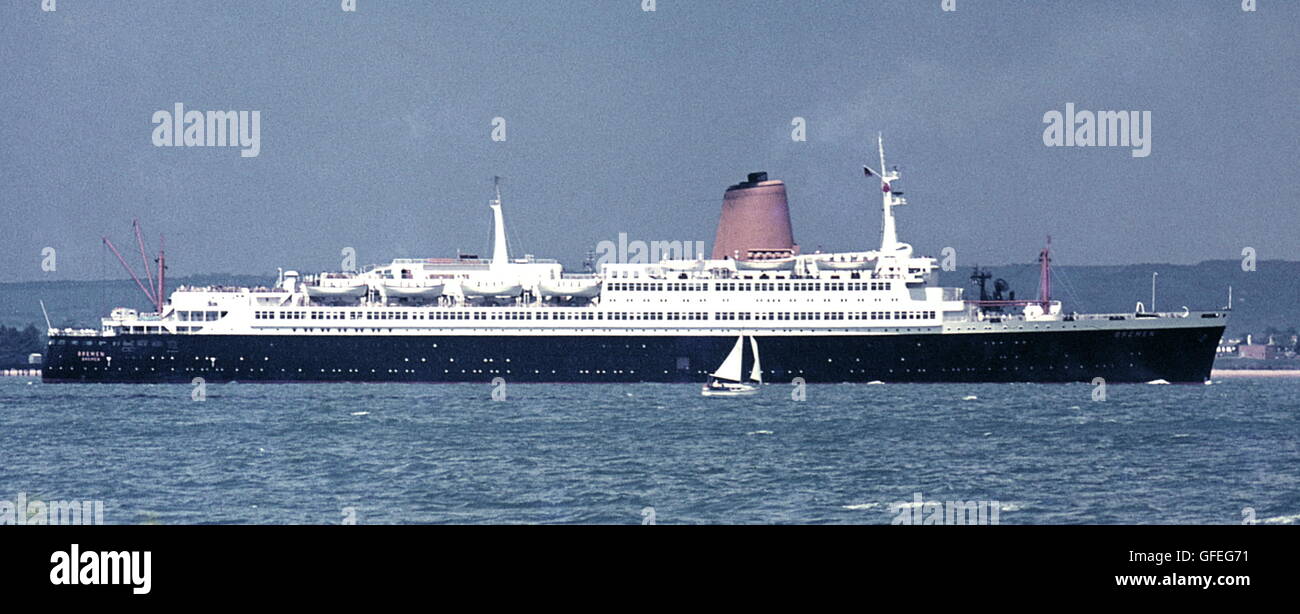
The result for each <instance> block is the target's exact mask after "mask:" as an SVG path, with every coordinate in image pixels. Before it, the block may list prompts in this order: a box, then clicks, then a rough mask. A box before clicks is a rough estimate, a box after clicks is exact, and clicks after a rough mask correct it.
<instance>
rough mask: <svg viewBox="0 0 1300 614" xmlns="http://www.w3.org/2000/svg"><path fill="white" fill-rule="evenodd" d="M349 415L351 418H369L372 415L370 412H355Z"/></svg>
mask: <svg viewBox="0 0 1300 614" xmlns="http://www.w3.org/2000/svg"><path fill="white" fill-rule="evenodd" d="M348 415H349V416H369V415H370V412H368V411H354V412H352V413H351V414H348Z"/></svg>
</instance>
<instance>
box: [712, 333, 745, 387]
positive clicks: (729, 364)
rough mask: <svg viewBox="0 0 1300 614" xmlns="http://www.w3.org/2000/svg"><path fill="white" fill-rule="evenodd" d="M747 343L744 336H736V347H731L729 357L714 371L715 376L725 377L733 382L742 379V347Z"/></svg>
mask: <svg viewBox="0 0 1300 614" xmlns="http://www.w3.org/2000/svg"><path fill="white" fill-rule="evenodd" d="M744 343H745V338H744V337H737V338H736V347H733V348H731V353H730V354H727V359H726V360H724V361H722V366H720V367H718V370H717V371H715V372H714V373H713V377H716V378H718V379H725V380H728V381H732V382H739V381H740V361H741V353H742V349H741V348H742V347H744V346H743V344H744Z"/></svg>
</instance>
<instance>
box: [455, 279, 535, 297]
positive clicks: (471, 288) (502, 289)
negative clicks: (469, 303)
mask: <svg viewBox="0 0 1300 614" xmlns="http://www.w3.org/2000/svg"><path fill="white" fill-rule="evenodd" d="M460 293H461V294H463V295H465V297H466V298H478V297H515V296H519V295H520V294H523V293H524V287H523V286H521V285H519V282H516V281H496V280H469V279H467V280H465V281H462V282H460Z"/></svg>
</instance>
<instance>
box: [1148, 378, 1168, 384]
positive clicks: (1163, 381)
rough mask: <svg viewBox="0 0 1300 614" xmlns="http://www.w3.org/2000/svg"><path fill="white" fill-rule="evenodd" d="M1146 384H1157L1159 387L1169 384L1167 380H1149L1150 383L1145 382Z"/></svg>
mask: <svg viewBox="0 0 1300 614" xmlns="http://www.w3.org/2000/svg"><path fill="white" fill-rule="evenodd" d="M1147 383H1148V384H1159V385H1165V384H1168V383H1169V380H1164V379H1153V380H1151V381H1149V382H1147Z"/></svg>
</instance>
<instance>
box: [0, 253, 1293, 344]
mask: <svg viewBox="0 0 1300 614" xmlns="http://www.w3.org/2000/svg"><path fill="white" fill-rule="evenodd" d="M988 268H989V270H990V272H991V273H992V274H993V277H994V278H995V279H996V278H1003V279H1005V280H1007V282H1008V283H1010V285H1011V289H1012V290H1014V291H1015V292H1016V297H1017V298H1034V297H1035V296H1036V295H1037V291H1038V266H1037V265H1035V264H1013V265H1003V266H992V267H988ZM1053 271H1054V272H1055V274H1054V276H1053V279H1054V281H1053V296H1054V297H1055V298H1058V299H1061V300H1062V301H1064V303H1065V309H1066V310H1067V311H1078V312H1128V311H1132V310H1133V308H1134V306H1135V305H1136V303H1137V302H1138V301H1141V302H1143V303H1144V304H1145V303H1149V302H1150V300H1151V298H1150V297H1151V272H1152V271H1156V272H1158V273H1159V274H1160V275H1159V277H1158V281H1157V295H1156V307H1157V308H1159V309H1160V310H1162V311H1168V310H1179V309H1182V307H1183V306H1184V305H1186V306H1187V307H1189V308H1191V309H1218V308H1221V307H1223V306H1224V305H1226V304H1227V302H1228V286H1230V285H1231V286H1232V288H1233V312H1232V316H1231V317H1230V318H1229V319H1228V334H1229V335H1230V336H1239V335H1244V334H1245V333H1255V334H1259V333H1262V332H1263V331H1264V330H1265V329H1267V328H1269V327H1274V328H1276V329H1278V330H1280V331H1286V330H1288V329H1294V328H1297V327H1300V262H1291V261H1283V260H1268V261H1260V262H1259V263H1258V267H1257V270H1256V271H1252V272H1245V271H1242V270H1241V264H1240V262H1238V261H1236V260H1212V261H1206V262H1202V263H1200V264H1194V265H1171V264H1135V265H1126V266H1061V267H1055V268H1054V269H1053ZM970 273H971V271H970V269H969V268H966V267H963V268H960V269H958V270H956V271H944V272H940V275H939V281H940V283H941V284H942V285H944V286H959V287H963V288H968V296H972V294H969V293H971V292H977V291H972V290H970V289H971V288H972V287H973V286H972V285H971V282H970V279H969V277H970ZM168 281H169V285H170V286H171V287H177V286H180V285H200V286H202V285H217V284H221V285H238V286H257V285H271V284H273V283H274V282H275V278H274V277H263V276H251V275H220V274H216V275H195V276H190V277H183V278H178V279H171V280H168ZM989 287H990V289H991V288H992V285H991V284H990V286H989ZM38 300H44V301H45V305H46V307H47V308H48V309H49V312H50V319H51V320H52V321H53V322H54V324H55V326H60V327H62V326H76V327H94V328H97V327H98V325H99V318H101V317H103V316H105V315H107V314H108V312H109V310H110V309H112V308H114V307H122V306H126V307H133V308H137V309H144V308H147V307H148V305H147V304H146V301H145V300H144V296H143V295H142V293H141V292H140V290H139V288H137V287H136V286H135V282H133V281H131V280H130V279H125V280H111V281H86V282H77V281H57V282H20V283H4V284H0V325H7V326H11V327H19V328H23V327H26V326H27V325H28V324H35V325H37V327H38V328H40V329H41V330H44V323H45V319H44V318H43V317H42V316H41V307H40V304H39V303H38V302H37V301H38ZM1148 307H1150V306H1149V305H1148Z"/></svg>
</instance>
